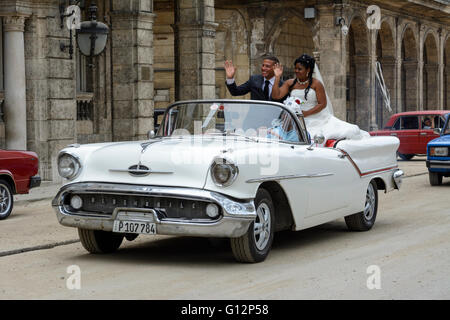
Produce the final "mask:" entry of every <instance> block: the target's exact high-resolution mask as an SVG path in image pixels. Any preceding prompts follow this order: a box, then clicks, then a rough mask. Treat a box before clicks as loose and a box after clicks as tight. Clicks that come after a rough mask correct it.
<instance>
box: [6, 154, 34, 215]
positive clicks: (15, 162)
mask: <svg viewBox="0 0 450 320" xmlns="http://www.w3.org/2000/svg"><path fill="white" fill-rule="evenodd" d="M38 164H39V160H38V155H37V154H36V153H35V152H32V151H18V150H2V149H0V220H2V219H6V218H7V217H8V216H9V215H10V214H11V212H12V209H13V205H14V194H26V193H28V192H29V190H30V189H31V188H34V187H38V186H39V185H40V184H41V178H40V176H39V175H38V167H39V166H38Z"/></svg>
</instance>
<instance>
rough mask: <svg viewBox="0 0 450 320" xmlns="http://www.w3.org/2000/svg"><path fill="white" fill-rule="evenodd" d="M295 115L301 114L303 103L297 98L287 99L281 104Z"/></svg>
mask: <svg viewBox="0 0 450 320" xmlns="http://www.w3.org/2000/svg"><path fill="white" fill-rule="evenodd" d="M283 103H284V104H285V105H286V107H288V108H289V109H290V110H291V111H293V112H294V113H295V114H302V109H301V107H300V106H301V105H302V104H304V103H305V101H302V100H301V99H300V98H298V97H289V98H287V99H286V100H284V102H283Z"/></svg>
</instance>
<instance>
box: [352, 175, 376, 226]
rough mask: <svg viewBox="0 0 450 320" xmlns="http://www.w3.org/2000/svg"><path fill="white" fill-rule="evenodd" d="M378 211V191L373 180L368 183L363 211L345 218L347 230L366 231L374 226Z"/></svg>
mask: <svg viewBox="0 0 450 320" xmlns="http://www.w3.org/2000/svg"><path fill="white" fill-rule="evenodd" d="M377 211H378V191H377V184H376V183H375V181H374V180H372V181H370V183H369V185H368V187H367V191H366V202H365V203H364V211H362V212H359V213H355V214H352V215H351V216H347V217H345V223H346V224H347V227H348V228H349V230H352V231H367V230H370V229H371V228H372V227H373V225H374V224H375V219H376V218H377Z"/></svg>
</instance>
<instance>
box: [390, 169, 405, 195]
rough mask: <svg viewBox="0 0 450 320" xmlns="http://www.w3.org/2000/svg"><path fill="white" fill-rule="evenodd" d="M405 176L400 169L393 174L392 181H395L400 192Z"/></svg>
mask: <svg viewBox="0 0 450 320" xmlns="http://www.w3.org/2000/svg"><path fill="white" fill-rule="evenodd" d="M403 175H404V173H403V171H402V170H400V169H397V170H395V171H394V173H392V179H393V180H394V186H395V189H398V190H400V187H401V185H402V180H403Z"/></svg>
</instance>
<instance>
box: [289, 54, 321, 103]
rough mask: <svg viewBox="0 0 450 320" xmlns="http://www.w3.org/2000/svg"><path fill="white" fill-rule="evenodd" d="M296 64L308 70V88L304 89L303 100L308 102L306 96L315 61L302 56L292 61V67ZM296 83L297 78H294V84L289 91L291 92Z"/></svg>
mask: <svg viewBox="0 0 450 320" xmlns="http://www.w3.org/2000/svg"><path fill="white" fill-rule="evenodd" d="M297 63H300V64H301V65H302V66H304V67H305V69H309V74H308V80H309V81H308V87H306V89H305V100H308V98H307V96H308V92H309V89H310V88H311V83H312V75H313V72H314V66H315V65H316V60H315V59H314V58H313V57H311V56H308V55H307V54H302V55H301V56H300V57H298V58H297V59H295V61H294V67H295V65H296V64H297ZM297 82H298V79H297V77H295V79H294V82H293V83H292V85H291V86H290V87H289V91H291V90H292V88H293V87H294V86H295V84H296V83H297Z"/></svg>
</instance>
